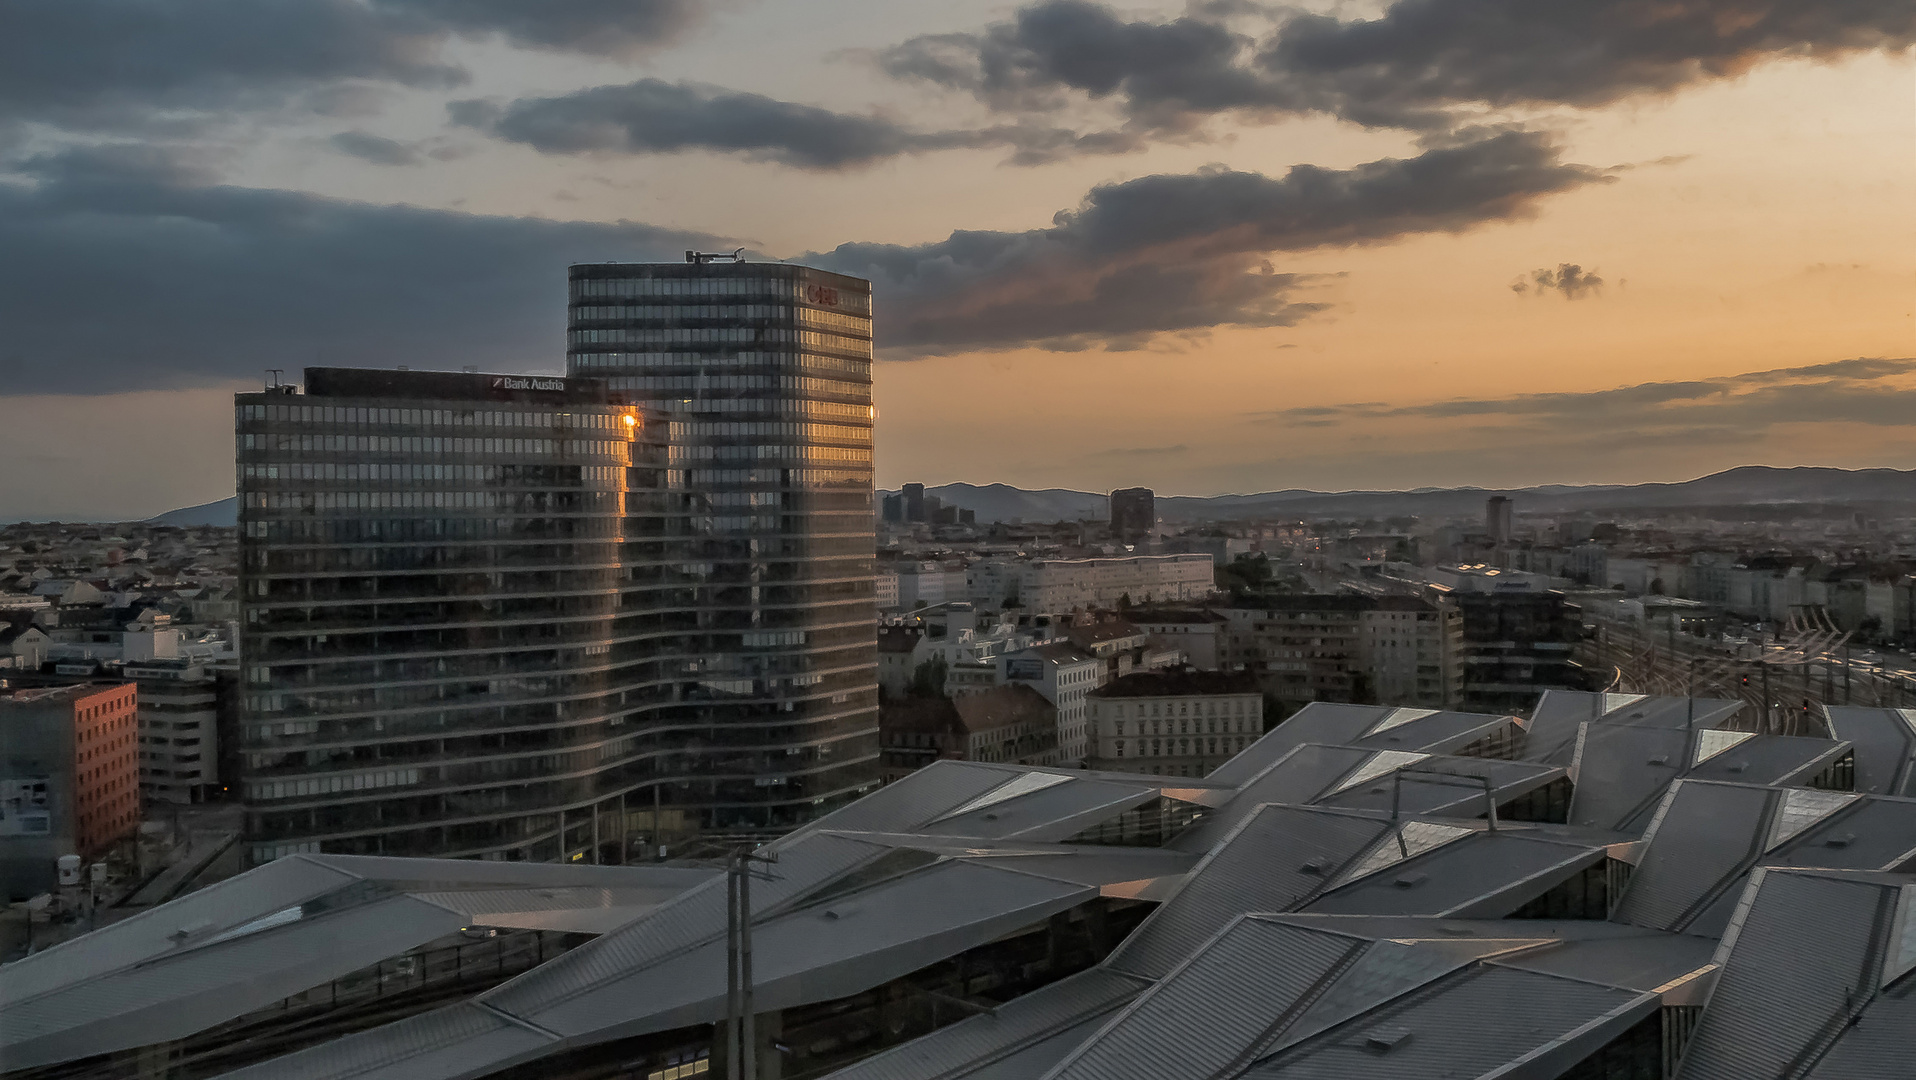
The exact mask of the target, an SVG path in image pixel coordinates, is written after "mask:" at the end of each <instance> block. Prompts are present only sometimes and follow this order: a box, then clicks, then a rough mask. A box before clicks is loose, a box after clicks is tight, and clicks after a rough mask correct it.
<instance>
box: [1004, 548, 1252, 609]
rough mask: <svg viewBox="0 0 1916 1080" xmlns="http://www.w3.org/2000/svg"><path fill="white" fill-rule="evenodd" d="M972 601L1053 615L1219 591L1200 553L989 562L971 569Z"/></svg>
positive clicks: (1193, 597) (1207, 558)
mask: <svg viewBox="0 0 1916 1080" xmlns="http://www.w3.org/2000/svg"><path fill="white" fill-rule="evenodd" d="M969 588H970V592H971V598H972V600H973V601H974V602H976V603H980V604H984V605H986V606H988V607H1003V606H1004V605H1006V604H1007V603H1012V602H1015V603H1016V604H1017V606H1019V607H1022V608H1023V609H1025V610H1026V611H1032V612H1045V613H1055V612H1064V611H1072V610H1074V609H1080V608H1112V607H1118V606H1120V605H1122V604H1150V603H1176V602H1179V601H1190V600H1202V599H1204V598H1206V597H1208V596H1210V595H1211V593H1212V592H1214V591H1216V582H1215V578H1214V576H1213V573H1212V565H1211V558H1210V556H1208V555H1202V554H1182V555H1127V556H1114V557H1110V558H1096V559H987V560H985V561H983V562H980V563H977V564H975V565H973V566H972V567H971V570H970V584H969Z"/></svg>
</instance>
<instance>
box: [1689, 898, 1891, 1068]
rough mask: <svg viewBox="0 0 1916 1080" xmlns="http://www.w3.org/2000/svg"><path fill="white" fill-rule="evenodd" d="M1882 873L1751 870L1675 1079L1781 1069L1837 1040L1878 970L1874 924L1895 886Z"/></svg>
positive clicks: (1879, 924) (1881, 921)
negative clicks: (1738, 917) (1737, 919)
mask: <svg viewBox="0 0 1916 1080" xmlns="http://www.w3.org/2000/svg"><path fill="white" fill-rule="evenodd" d="M1883 877H1886V875H1871V876H1869V877H1860V876H1859V877H1850V876H1846V875H1845V874H1844V873H1843V872H1840V871H1814V870H1765V871H1762V872H1760V873H1759V874H1758V875H1757V876H1756V877H1754V878H1753V879H1752V881H1751V883H1750V886H1749V887H1750V889H1751V890H1753V892H1752V894H1751V895H1750V896H1749V898H1748V900H1747V908H1746V911H1745V914H1744V916H1743V921H1742V923H1741V925H1740V926H1739V927H1738V928H1737V929H1736V932H1735V933H1734V935H1733V936H1731V937H1728V938H1726V939H1725V941H1724V948H1723V949H1722V950H1720V952H1719V959H1720V962H1721V963H1722V966H1723V970H1722V972H1721V973H1720V974H1719V975H1718V977H1717V982H1716V988H1715V990H1714V991H1712V993H1711V995H1710V1000H1709V1003H1708V1004H1707V1005H1706V1006H1705V1007H1704V1009H1703V1014H1702V1016H1701V1017H1700V1018H1699V1019H1698V1021H1697V1027H1696V1031H1695V1033H1694V1034H1693V1035H1692V1036H1691V1038H1690V1043H1689V1046H1688V1048H1687V1049H1686V1050H1685V1051H1684V1055H1683V1064H1682V1066H1681V1068H1680V1069H1679V1070H1678V1072H1677V1076H1678V1078H1679V1080H1748V1078H1750V1077H1758V1076H1781V1075H1784V1074H1785V1070H1787V1069H1788V1068H1789V1067H1790V1066H1791V1064H1792V1063H1793V1062H1797V1061H1799V1060H1802V1059H1804V1058H1805V1057H1808V1058H1811V1059H1813V1058H1814V1057H1816V1056H1820V1055H1821V1054H1822V1053H1823V1051H1824V1047H1825V1046H1827V1045H1828V1043H1829V1042H1830V1041H1831V1039H1832V1038H1834V1039H1835V1040H1836V1042H1837V1044H1838V1045H1840V1043H1841V1036H1842V1032H1843V1030H1844V1026H1845V1024H1846V1022H1847V1018H1848V1017H1849V1016H1850V1015H1852V1014H1854V1013H1855V1012H1856V1011H1857V1007H1858V1006H1860V1005H1861V1004H1862V1003H1863V1000H1864V998H1865V996H1866V995H1867V994H1868V992H1869V989H1870V988H1872V987H1874V986H1875V984H1876V980H1877V978H1878V976H1879V974H1880V970H1881V964H1882V944H1883V942H1882V941H1881V940H1880V939H1881V937H1882V930H1883V928H1884V927H1885V926H1886V925H1887V923H1888V920H1889V917H1890V912H1891V910H1892V909H1893V907H1894V904H1895V901H1896V899H1897V895H1898V893H1899V892H1900V887H1899V885H1898V884H1896V883H1894V882H1891V883H1885V882H1884V881H1883V880H1880V879H1881V878H1883ZM1863 1023H1864V1024H1869V1020H1868V1018H1867V1016H1865V1018H1864V1020H1863ZM1872 1026H1873V1025H1872ZM1904 1034H1905V1036H1907V1029H1905V1030H1904ZM1832 1075H1842V1074H1832ZM1850 1075H1860V1076H1869V1075H1871V1074H1867V1073H1865V1074H1850ZM1879 1075H1880V1074H1879ZM1890 1075H1894V1074H1890ZM1905 1075H1907V1074H1905Z"/></svg>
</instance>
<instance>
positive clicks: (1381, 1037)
mask: <svg viewBox="0 0 1916 1080" xmlns="http://www.w3.org/2000/svg"><path fill="white" fill-rule="evenodd" d="M1409 1039H1410V1029H1409V1028H1404V1027H1396V1026H1391V1027H1376V1028H1371V1029H1370V1030H1369V1031H1366V1032H1364V1049H1366V1050H1369V1051H1371V1052H1372V1053H1377V1054H1388V1053H1390V1052H1391V1051H1392V1050H1395V1049H1397V1048H1398V1047H1399V1046H1402V1045H1403V1044H1404V1043H1405V1042H1406V1041H1408V1040H1409Z"/></svg>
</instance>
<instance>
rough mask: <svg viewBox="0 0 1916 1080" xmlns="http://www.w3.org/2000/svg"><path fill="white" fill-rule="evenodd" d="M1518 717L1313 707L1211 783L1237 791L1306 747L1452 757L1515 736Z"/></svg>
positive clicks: (1317, 703) (1374, 707)
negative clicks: (1473, 745) (1486, 742)
mask: <svg viewBox="0 0 1916 1080" xmlns="http://www.w3.org/2000/svg"><path fill="white" fill-rule="evenodd" d="M1520 730H1521V721H1519V720H1518V719H1517V718H1516V717H1514V716H1499V715H1495V714H1491V713H1465V712H1449V711H1439V710H1436V709H1412V708H1393V707H1390V706H1383V705H1344V704H1337V703H1332V702H1324V701H1314V702H1311V703H1310V704H1309V705H1306V706H1304V707H1303V708H1301V709H1299V710H1297V712H1296V713H1294V714H1292V715H1291V716H1290V717H1289V718H1288V719H1286V720H1285V721H1284V722H1283V723H1282V724H1279V725H1278V726H1277V727H1275V728H1273V729H1272V730H1271V731H1269V732H1267V733H1265V735H1264V736H1263V737H1262V738H1260V739H1258V740H1257V741H1256V742H1255V743H1253V744H1251V745H1250V746H1249V747H1246V748H1245V750H1244V752H1243V753H1241V754H1239V755H1237V756H1236V757H1234V758H1232V759H1231V760H1230V761H1227V762H1225V763H1224V764H1223V765H1221V766H1219V767H1218V768H1217V769H1215V770H1213V771H1212V773H1211V775H1210V776H1209V777H1208V778H1207V779H1208V780H1209V781H1211V782H1213V783H1225V784H1230V785H1233V786H1236V785H1239V784H1242V783H1244V782H1245V781H1248V780H1250V779H1252V778H1253V777H1255V776H1256V775H1257V774H1258V773H1260V772H1262V771H1264V770H1265V769H1267V768H1269V767H1270V766H1271V765H1272V764H1273V763H1275V762H1276V761H1277V760H1278V759H1280V758H1282V757H1284V756H1285V755H1286V754H1289V753H1290V752H1291V751H1293V750H1295V749H1297V748H1298V747H1300V746H1302V745H1304V744H1305V743H1325V744H1329V745H1340V746H1363V747H1368V748H1370V749H1374V750H1420V751H1423V752H1425V753H1430V754H1451V753H1455V752H1457V751H1459V750H1462V749H1463V748H1464V747H1466V746H1469V745H1470V744H1471V743H1474V742H1477V741H1479V740H1481V739H1484V738H1488V737H1490V736H1493V735H1497V734H1502V733H1515V732H1518V731H1520Z"/></svg>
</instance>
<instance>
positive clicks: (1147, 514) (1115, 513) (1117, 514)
mask: <svg viewBox="0 0 1916 1080" xmlns="http://www.w3.org/2000/svg"><path fill="white" fill-rule="evenodd" d="M1157 524H1158V512H1157V500H1156V497H1155V496H1154V494H1153V493H1152V491H1151V489H1150V488H1141V487H1140V488H1119V489H1118V490H1116V491H1114V492H1112V493H1111V531H1112V532H1114V533H1117V534H1118V535H1119V536H1120V537H1123V538H1126V539H1132V538H1136V537H1141V536H1149V535H1150V534H1151V532H1152V530H1154V529H1156V528H1157Z"/></svg>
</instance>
